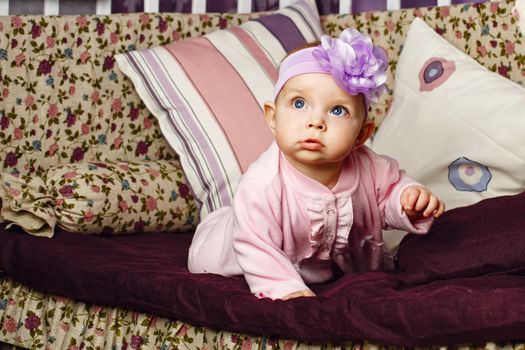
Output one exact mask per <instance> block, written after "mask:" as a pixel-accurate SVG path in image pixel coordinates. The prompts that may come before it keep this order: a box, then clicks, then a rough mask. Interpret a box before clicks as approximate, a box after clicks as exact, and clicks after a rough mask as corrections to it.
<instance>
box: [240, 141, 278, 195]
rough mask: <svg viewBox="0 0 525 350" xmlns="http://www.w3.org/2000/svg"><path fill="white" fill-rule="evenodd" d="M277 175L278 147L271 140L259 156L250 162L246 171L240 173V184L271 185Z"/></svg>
mask: <svg viewBox="0 0 525 350" xmlns="http://www.w3.org/2000/svg"><path fill="white" fill-rule="evenodd" d="M278 176H279V148H278V147H277V144H276V143H275V142H273V143H272V144H271V145H270V147H268V149H267V150H266V151H264V152H263V153H262V154H261V155H260V156H259V158H257V159H256V160H255V161H254V162H253V163H251V164H250V166H249V167H248V169H247V170H246V172H245V173H244V174H243V175H242V177H241V180H240V184H242V183H245V182H249V183H253V182H256V183H260V184H261V185H268V186H269V185H271V184H272V183H273V182H274V181H275V179H276V177H278Z"/></svg>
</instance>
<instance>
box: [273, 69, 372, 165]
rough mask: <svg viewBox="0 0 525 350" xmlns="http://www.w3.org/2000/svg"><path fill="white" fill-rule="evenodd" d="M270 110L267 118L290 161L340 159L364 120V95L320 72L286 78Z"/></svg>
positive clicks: (357, 135)
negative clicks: (345, 87)
mask: <svg viewBox="0 0 525 350" xmlns="http://www.w3.org/2000/svg"><path fill="white" fill-rule="evenodd" d="M273 111H274V115H273V118H272V117H271V116H270V117H269V118H268V122H269V124H270V127H271V128H272V130H273V133H274V135H275V139H276V141H277V144H278V145H279V147H280V148H281V150H282V151H283V153H284V154H285V155H286V157H287V158H288V159H289V160H290V161H292V162H299V163H301V164H305V165H306V164H308V165H313V164H325V163H333V162H340V161H342V160H343V159H344V158H345V157H346V156H347V155H348V154H349V153H350V152H351V151H352V149H353V148H354V146H355V145H356V141H358V138H359V135H360V132H361V129H362V127H363V124H364V122H365V107H364V103H363V96H361V95H359V96H351V95H349V94H348V93H346V91H344V90H343V89H341V88H340V87H339V86H338V85H337V84H336V83H335V82H334V80H333V79H332V76H331V75H329V74H323V73H308V74H301V75H298V76H295V77H293V78H291V79H290V80H288V81H287V82H286V84H285V85H284V87H283V89H282V90H281V92H280V93H279V96H278V97H277V100H276V102H275V108H274V110H273ZM267 117H268V116H267Z"/></svg>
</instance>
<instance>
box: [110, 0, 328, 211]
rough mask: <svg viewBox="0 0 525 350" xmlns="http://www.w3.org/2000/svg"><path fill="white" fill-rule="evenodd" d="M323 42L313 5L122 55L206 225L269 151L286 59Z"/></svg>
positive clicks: (309, 1)
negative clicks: (270, 113)
mask: <svg viewBox="0 0 525 350" xmlns="http://www.w3.org/2000/svg"><path fill="white" fill-rule="evenodd" d="M321 35H322V29H321V24H320V21H319V14H318V11H317V8H316V5H315V1H313V0H299V1H297V2H295V3H294V4H292V5H290V6H289V7H286V8H284V9H282V10H279V11H277V12H274V13H273V14H271V15H267V16H262V17H259V18H257V19H254V20H251V21H248V22H246V23H244V24H242V25H241V26H238V27H234V28H230V29H227V30H219V31H215V32H213V33H210V34H207V35H205V36H202V37H199V38H195V39H189V40H184V41H179V42H175V43H172V44H169V45H166V46H162V47H155V48H151V49H147V50H143V51H133V52H129V53H125V54H120V55H117V56H116V57H115V58H116V61H117V63H118V66H119V68H120V69H121V70H122V72H123V73H124V74H126V75H127V76H128V77H129V78H130V79H131V80H132V81H133V84H134V85H135V88H136V90H137V92H138V94H139V95H140V97H141V98H142V100H143V101H144V103H145V105H146V106H147V107H148V109H149V110H150V111H151V113H152V114H153V115H155V117H157V119H158V120H159V125H160V128H161V130H162V132H163V134H164V136H165V138H166V139H167V140H168V142H169V143H170V145H171V146H172V147H173V149H174V150H175V151H176V152H177V154H178V155H179V156H180V160H181V164H182V167H183V169H184V172H185V174H186V176H187V178H188V182H189V184H190V186H191V188H192V190H193V193H194V195H195V197H196V198H197V200H199V201H200V202H201V203H202V208H201V212H200V215H201V219H202V218H203V217H204V216H206V215H207V214H208V213H210V212H212V211H213V210H215V209H217V208H220V207H222V206H227V205H231V203H232V198H233V193H234V192H235V189H236V186H237V183H238V181H239V178H240V176H241V175H242V173H243V172H244V171H246V169H247V167H248V165H249V164H250V163H251V162H252V161H254V160H255V159H257V157H258V156H259V155H260V154H261V153H262V152H263V151H264V150H265V149H266V148H267V147H268V146H269V145H270V143H271V141H272V134H271V132H270V130H269V128H268V126H267V125H266V122H265V120H264V116H263V113H262V105H263V104H264V102H265V101H268V100H271V99H272V94H273V85H274V83H275V80H276V79H277V68H278V65H279V63H280V62H281V60H282V59H283V58H284V56H285V55H286V53H287V52H288V51H290V50H292V49H294V48H296V47H299V46H302V45H304V44H305V43H307V42H312V41H315V40H319V38H320V36H321Z"/></svg>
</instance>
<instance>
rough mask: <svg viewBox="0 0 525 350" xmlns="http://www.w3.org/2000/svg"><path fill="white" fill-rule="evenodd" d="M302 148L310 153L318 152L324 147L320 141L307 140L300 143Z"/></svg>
mask: <svg viewBox="0 0 525 350" xmlns="http://www.w3.org/2000/svg"><path fill="white" fill-rule="evenodd" d="M299 144H300V145H301V147H302V148H304V149H306V150H309V151H317V150H320V149H321V148H323V147H324V145H323V144H322V143H321V141H319V140H318V139H305V140H302V141H300V142H299Z"/></svg>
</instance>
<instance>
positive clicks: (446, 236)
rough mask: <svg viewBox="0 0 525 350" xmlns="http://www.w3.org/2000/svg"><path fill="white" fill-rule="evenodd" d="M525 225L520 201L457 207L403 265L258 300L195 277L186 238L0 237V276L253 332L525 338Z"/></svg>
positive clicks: (438, 339)
mask: <svg viewBox="0 0 525 350" xmlns="http://www.w3.org/2000/svg"><path fill="white" fill-rule="evenodd" d="M504 213H505V214H504ZM480 215H482V216H480ZM524 223H525V194H521V195H517V196H511V197H500V198H496V199H491V200H486V201H483V202H480V203H478V204H476V205H474V206H471V207H465V208H458V209H454V210H451V211H448V212H447V213H445V215H443V217H442V218H440V219H439V220H437V221H436V224H435V225H434V227H433V229H432V231H431V233H429V235H428V236H426V237H415V236H410V237H407V238H406V239H405V241H404V242H403V244H402V245H401V248H400V253H399V263H400V267H401V270H396V271H388V272H368V273H360V274H353V275H346V276H344V277H342V278H340V279H339V280H337V281H335V282H334V283H331V284H326V285H321V286H317V287H314V288H315V289H316V291H317V293H318V296H317V297H315V298H299V299H294V300H291V301H286V302H284V301H271V300H269V299H261V300H258V299H256V298H255V297H254V296H252V295H251V294H250V292H249V290H248V287H247V285H246V283H245V281H244V279H243V278H242V277H236V278H225V277H222V276H218V275H193V274H190V273H189V272H188V271H187V268H186V258H187V250H188V246H189V244H190V242H191V237H192V236H191V234H136V235H128V236H120V237H119V236H117V237H97V236H83V235H79V234H71V233H64V232H59V233H57V234H56V236H55V237H54V238H52V239H47V238H36V237H32V236H29V235H27V234H24V233H22V232H18V231H14V230H0V269H1V270H3V271H4V273H5V274H6V275H7V276H9V277H11V278H13V279H14V280H17V281H19V282H22V283H23V284H25V285H27V286H29V287H32V288H35V289H37V290H40V291H44V292H50V293H55V294H60V295H64V296H68V297H70V298H73V299H77V300H82V301H84V302H88V303H94V304H99V305H109V306H118V307H123V308H128V309H133V310H137V311H142V312H147V313H152V314H157V315H160V316H165V317H168V318H175V319H179V320H182V321H186V322H189V323H191V324H194V325H202V326H208V327H212V328H220V329H226V330H231V331H238V332H243V333H249V334H261V335H267V336H279V337H286V338H292V339H298V340H304V341H312V342H342V341H348V340H363V339H364V340H368V341H372V342H378V343H382V344H387V345H401V346H408V347H414V346H426V345H447V344H458V343H481V342H486V341H500V340H505V341H508V340H518V339H520V338H524V337H525V336H524V334H525V332H524V330H525V276H524V275H525V274H524V273H523V270H524V267H525V254H523V253H522V252H523V249H524V247H525V229H524V228H523V227H524ZM429 242H431V243H432V244H429ZM467 243H468V244H467ZM488 252H490V253H491V254H488ZM487 254H488V255H487Z"/></svg>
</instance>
